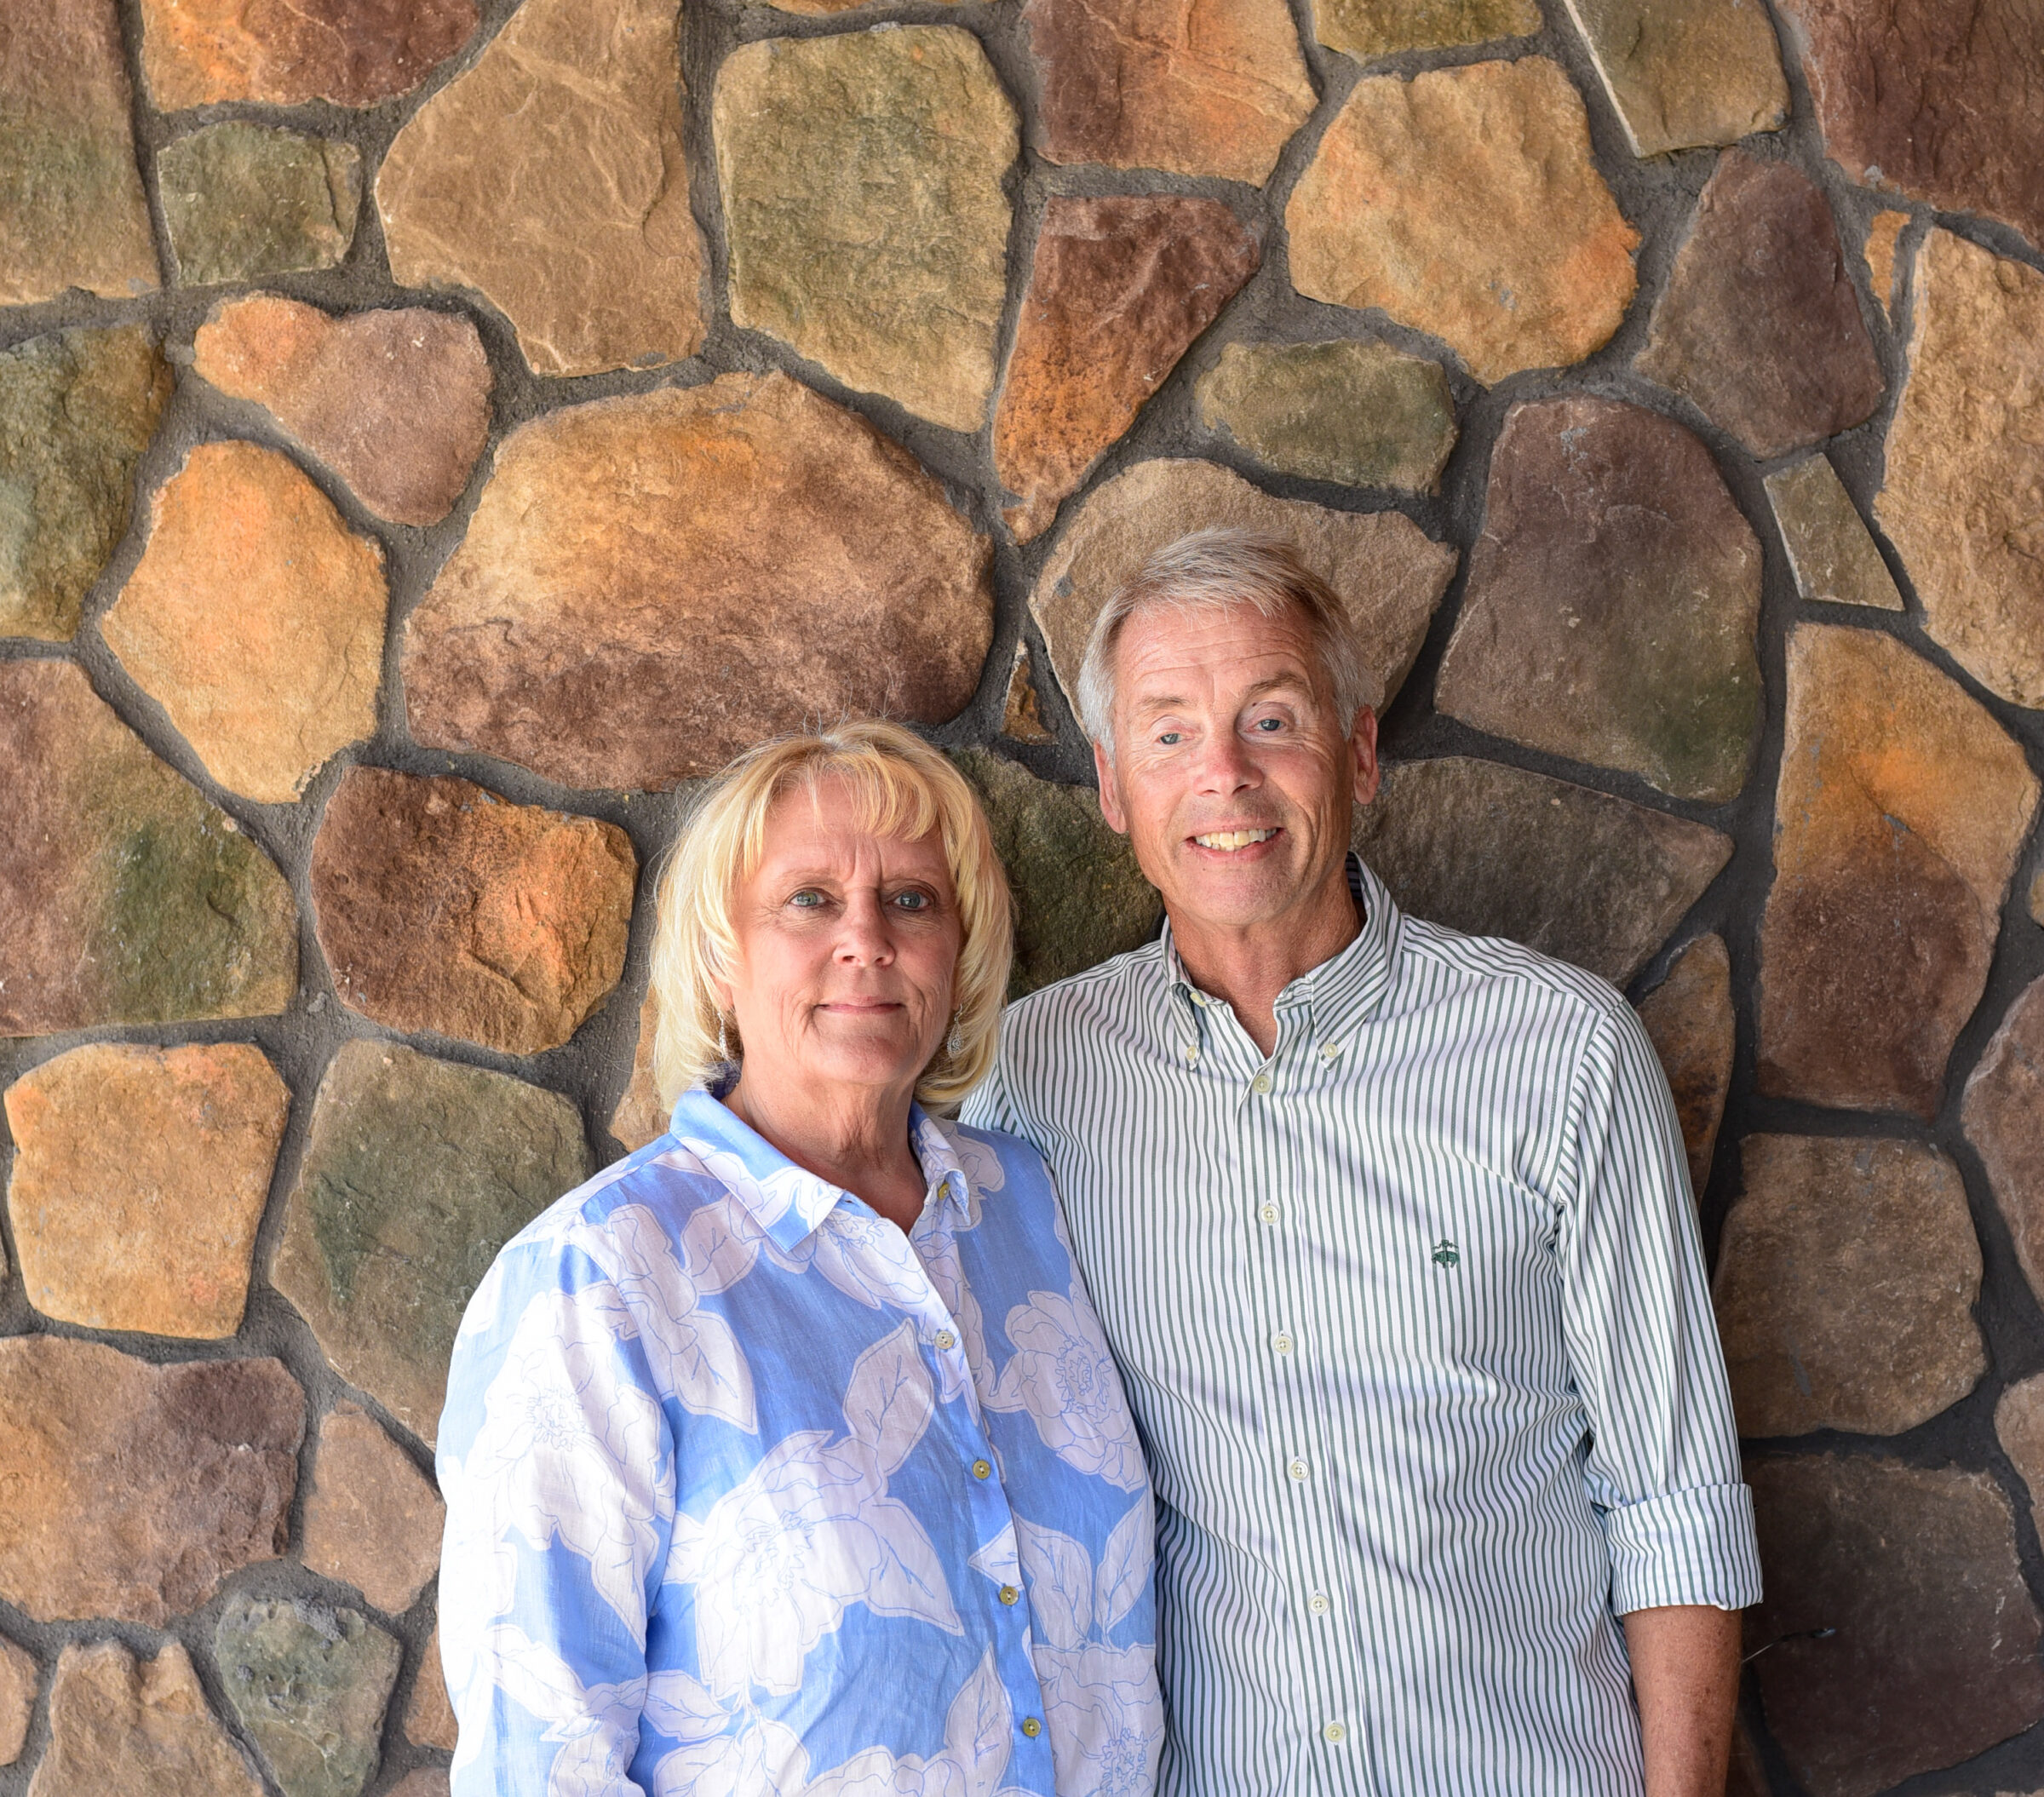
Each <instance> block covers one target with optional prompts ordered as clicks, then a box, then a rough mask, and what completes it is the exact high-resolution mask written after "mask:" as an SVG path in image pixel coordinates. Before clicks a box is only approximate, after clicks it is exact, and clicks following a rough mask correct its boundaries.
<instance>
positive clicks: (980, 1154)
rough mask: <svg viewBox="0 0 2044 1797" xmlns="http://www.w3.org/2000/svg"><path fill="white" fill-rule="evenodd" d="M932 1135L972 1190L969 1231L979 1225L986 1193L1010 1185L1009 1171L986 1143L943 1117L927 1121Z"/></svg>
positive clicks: (931, 1118)
mask: <svg viewBox="0 0 2044 1797" xmlns="http://www.w3.org/2000/svg"><path fill="white" fill-rule="evenodd" d="M926 1122H927V1127H928V1128H929V1130H930V1132H931V1133H932V1134H934V1135H935V1136H936V1137H937V1138H938V1139H939V1140H940V1141H941V1142H942V1143H943V1144H944V1146H945V1147H946V1148H947V1149H949V1150H950V1153H951V1157H952V1158H953V1159H954V1160H956V1162H957V1163H958V1169H959V1171H960V1172H961V1173H962V1174H964V1175H965V1177H966V1183H967V1186H969V1187H970V1189H971V1193H972V1196H971V1197H970V1199H969V1201H968V1203H969V1208H970V1210H971V1213H972V1220H971V1221H970V1222H969V1223H968V1224H967V1228H968V1229H977V1228H978V1227H979V1198H980V1195H981V1194H982V1193H983V1192H989V1191H1000V1190H1001V1188H1002V1186H1005V1185H1007V1184H1008V1169H1007V1168H1005V1167H1003V1166H1002V1164H1001V1157H1000V1156H999V1155H998V1154H996V1153H995V1151H993V1150H992V1149H991V1148H990V1147H989V1146H988V1145H986V1144H985V1142H982V1141H979V1140H977V1139H976V1138H974V1137H973V1136H969V1135H967V1134H966V1133H965V1132H964V1131H963V1130H962V1129H961V1128H958V1126H957V1125H956V1123H947V1122H944V1120H943V1119H942V1118H940V1117H930V1118H927V1119H926Z"/></svg>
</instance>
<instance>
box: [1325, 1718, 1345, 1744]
mask: <svg viewBox="0 0 2044 1797" xmlns="http://www.w3.org/2000/svg"><path fill="white" fill-rule="evenodd" d="M1320 1732H1321V1733H1322V1734H1323V1735H1324V1736H1325V1737H1327V1738H1328V1740H1329V1741H1330V1742H1333V1743H1334V1745H1335V1746H1336V1747H1339V1746H1341V1743H1342V1742H1344V1741H1346V1740H1347V1739H1348V1725H1347V1724H1346V1722H1330V1723H1329V1724H1328V1725H1327V1726H1326V1727H1325V1728H1323V1729H1322V1730H1321V1731H1320Z"/></svg>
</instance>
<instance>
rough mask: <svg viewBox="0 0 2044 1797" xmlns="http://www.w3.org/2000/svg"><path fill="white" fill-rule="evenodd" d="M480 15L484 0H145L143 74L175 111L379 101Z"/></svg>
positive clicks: (453, 45) (435, 58)
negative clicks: (234, 104) (221, 104)
mask: <svg viewBox="0 0 2044 1797" xmlns="http://www.w3.org/2000/svg"><path fill="white" fill-rule="evenodd" d="M476 17H477V15H476V9H475V0H142V78H143V80H144V81H146V82H147V83H148V84H149V95H150V98H151V99H152V100H154V101H155V102H156V104H157V105H158V107H160V108H161V109H162V110H163V111H164V112H177V111H180V110H181V109H182V108H183V107H186V106H211V105H212V104H213V103H214V102H215V101H216V100H259V101H261V102H262V103H263V104H265V105H268V106H302V105H303V104H304V103H305V102H306V101H307V100H331V101H333V103H334V104H335V105H336V106H374V105H376V102H377V101H378V100H388V99H389V98H391V96H392V95H396V94H406V93H410V92H411V89H414V88H416V86H418V84H419V83H421V82H422V81H423V80H424V79H425V78H427V76H428V75H429V74H430V73H431V72H433V66H434V65H435V64H436V63H439V62H443V61H445V60H446V59H447V58H448V57H450V56H451V55H453V54H454V53H455V52H456V50H458V49H460V48H461V47H462V44H463V43H467V42H468V34H469V33H470V32H473V31H474V29H475V26H476Z"/></svg>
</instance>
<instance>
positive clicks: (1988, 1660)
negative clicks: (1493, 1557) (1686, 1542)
mask: <svg viewBox="0 0 2044 1797" xmlns="http://www.w3.org/2000/svg"><path fill="white" fill-rule="evenodd" d="M1746 1477H1747V1480H1748V1483H1749V1484H1751V1485H1752V1487H1753V1495H1754V1507H1755V1509H1756V1510H1757V1512H1758V1513H1759V1519H1760V1564H1761V1572H1762V1576H1763V1579H1764V1581H1765V1582H1766V1592H1767V1595H1766V1599H1765V1601H1763V1602H1762V1603H1761V1604H1760V1606H1759V1607H1758V1608H1757V1609H1754V1610H1748V1611H1747V1612H1746V1639H1747V1650H1748V1652H1752V1651H1755V1650H1757V1649H1759V1648H1760V1647H1762V1646H1767V1645H1768V1644H1770V1643H1773V1644H1776V1645H1771V1646H1769V1647H1768V1651H1766V1653H1763V1654H1760V1656H1759V1657H1758V1658H1757V1659H1755V1660H1754V1662H1753V1667H1754V1673H1755V1674H1756V1675H1757V1677H1758V1679H1759V1681H1760V1697H1761V1701H1762V1702H1763V1703H1764V1704H1765V1706H1766V1713H1767V1723H1768V1726H1769V1728H1770V1729H1771V1731H1772V1733H1773V1735H1774V1738H1775V1740H1776V1741H1777V1742H1778V1743H1779V1744H1780V1746H1781V1748H1782V1751H1783V1754H1786V1755H1787V1757H1788V1760H1789V1766H1790V1769H1791V1770H1792V1771H1794V1773H1795V1775H1796V1777H1798V1778H1800V1780H1801V1781H1802V1783H1803V1787H1804V1788H1805V1789H1806V1790H1807V1791H1809V1792H1810V1793H1811V1797H1873V1794H1874V1793H1875V1792H1876V1791H1885V1790H1886V1789H1887V1788H1889V1787H1890V1786H1891V1785H1893V1784H1896V1783H1899V1782H1900V1781H1902V1780H1903V1779H1904V1778H1907V1777H1910V1776H1912V1775H1913V1774H1915V1773H1917V1772H1921V1771H1929V1770H1931V1769H1932V1768H1933V1767H1937V1766H1946V1765H1956V1764H1957V1763H1958V1762H1959V1761H1961V1760H1970V1759H1971V1758H1972V1756H1973V1755H1974V1754H1978V1753H1980V1752H1982V1751H1984V1749H1985V1748H1989V1747H1991V1746H1993V1745H1994V1743H1995V1742H1997V1741H2005V1740H2007V1738H2008V1737H2010V1736H2011V1735H2014V1734H2018V1733H2019V1732H2020V1731H2023V1730H2024V1729H2026V1728H2029V1727H2030V1725H2032V1724H2034V1723H2035V1722H2036V1721H2037V1720H2038V1719H2039V1718H2040V1717H2044V1668H2040V1667H2039V1665H2038V1663H2037V1638H2038V1618H2037V1610H2036V1605H2035V1601H2034V1600H2033V1599H2031V1597H2030V1591H2029V1588H2028V1587H2026V1586H2025V1585H2024V1581H2023V1572H2022V1568H2021V1567H2020V1565H2019V1564H2018V1562H2017V1559H2016V1534H2015V1519H2014V1517H2013V1515H2012V1513H2011V1512H2010V1509H2009V1504H2008V1500H2007V1498H2006V1497H2005V1496H2002V1494H2001V1487H2000V1486H1999V1485H1997V1484H1995V1481H1994V1479H1993V1478H1991V1477H1990V1476H1989V1474H1987V1473H1967V1472H1961V1471H1957V1470H1952V1471H1937V1472H1932V1471H1929V1470H1927V1469H1925V1468H1922V1467H1906V1466H1903V1465H1902V1464H1900V1463H1899V1462H1898V1461H1892V1460H1885V1459H1875V1458H1870V1457H1868V1456H1865V1455H1849V1456H1848V1455H1829V1454H1826V1455H1808V1456H1799V1457H1796V1458H1793V1459H1785V1460H1763V1461H1748V1463H1747V1467H1746ZM1819 1634H1821V1635H1822V1636H1823V1639H1814V1637H1816V1636H1817V1635H1819Z"/></svg>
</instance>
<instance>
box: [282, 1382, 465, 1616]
mask: <svg viewBox="0 0 2044 1797" xmlns="http://www.w3.org/2000/svg"><path fill="white" fill-rule="evenodd" d="M446 1517H447V1507H446V1506H445V1504H443V1503H442V1502H441V1501H440V1498H439V1492H437V1491H435V1490H433V1483H432V1481H431V1480H429V1479H428V1478H427V1477H426V1475H425V1474H424V1473H422V1472H420V1471H419V1469H418V1468H417V1467H415V1466H413V1465H412V1463H411V1461H410V1460H409V1459H408V1458H406V1456H405V1450H403V1449H402V1448H400V1447H399V1445H398V1444H396V1443H395V1442H394V1441H393V1440H392V1439H391V1438H390V1437H389V1436H388V1435H386V1434H385V1433H384V1432H383V1431H382V1428H381V1427H379V1426H378V1425H377V1423H376V1421H375V1419H374V1418H372V1417H371V1416H370V1415H369V1414H368V1413H367V1412H366V1411H365V1410H364V1409H361V1407H360V1406H359V1405H357V1404H336V1406H335V1407H334V1408H333V1409H331V1410H330V1411H328V1412H327V1414H326V1417H325V1420H324V1421H322V1422H321V1423H320V1425H319V1449H318V1450H317V1453H316V1455H315V1457H314V1459H313V1489H312V1491H311V1493H310V1495H309V1496H307V1498H306V1501H305V1564H306V1565H307V1567H308V1568H309V1569H310V1570H313V1571H314V1572H316V1573H318V1574H319V1576H320V1577H322V1578H326V1579H333V1580H336V1581H337V1582H339V1583H341V1584H343V1585H353V1587H355V1589H356V1590H358V1591H359V1592H360V1593H362V1595H363V1596H364V1597H365V1598H367V1599H369V1601H370V1603H372V1604H374V1605H376V1608H377V1609H378V1610H388V1612H389V1613H390V1614H391V1615H393V1616H402V1615H403V1614H404V1613H405V1611H406V1610H410V1609H411V1606H412V1605H414V1604H416V1602H417V1601H418V1598H419V1593H421V1592H422V1591H423V1590H424V1589H425V1588H426V1586H427V1583H428V1581H429V1580H431V1578H432V1577H433V1574H434V1573H435V1572H437V1571H438V1570H439V1565H440V1530H441V1527H442V1525H443V1524H445V1521H446Z"/></svg>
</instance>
